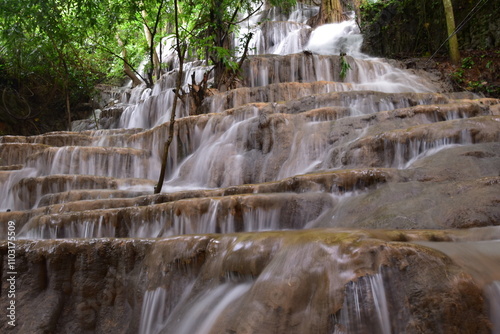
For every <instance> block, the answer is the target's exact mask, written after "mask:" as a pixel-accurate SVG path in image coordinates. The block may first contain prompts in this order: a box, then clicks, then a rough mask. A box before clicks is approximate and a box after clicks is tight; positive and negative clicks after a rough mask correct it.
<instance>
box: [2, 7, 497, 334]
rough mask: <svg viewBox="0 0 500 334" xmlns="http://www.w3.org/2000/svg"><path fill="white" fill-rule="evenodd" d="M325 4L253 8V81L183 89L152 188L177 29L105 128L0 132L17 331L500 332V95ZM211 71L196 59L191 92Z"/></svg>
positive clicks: (249, 75)
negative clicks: (374, 37)
mask: <svg viewBox="0 0 500 334" xmlns="http://www.w3.org/2000/svg"><path fill="white" fill-rule="evenodd" d="M318 12H319V8H318V7H317V6H311V5H305V4H299V5H297V6H296V7H294V8H293V9H291V10H289V11H284V10H280V9H279V8H270V9H266V10H262V11H260V12H258V13H256V14H255V15H254V16H253V17H252V18H250V19H249V20H248V21H245V22H242V23H241V26H240V32H241V33H242V34H244V33H246V32H249V31H250V32H252V33H253V39H252V40H251V42H250V46H251V47H250V56H249V57H248V59H247V60H245V62H244V64H243V66H242V69H241V80H240V83H239V86H238V87H237V88H235V89H231V90H229V91H226V92H219V91H215V90H213V95H211V96H207V97H205V99H204V101H203V105H202V109H203V110H204V111H205V112H204V113H202V114H200V115H190V107H189V103H186V104H184V103H178V109H177V110H176V115H177V120H176V124H175V130H174V131H175V133H174V136H173V142H172V144H171V146H170V152H169V156H168V163H167V177H166V181H165V182H164V187H163V192H162V193H160V194H156V195H153V194H152V192H153V187H154V186H155V183H156V180H157V178H158V176H159V168H160V165H161V164H160V158H161V154H162V151H163V145H164V143H165V141H166V139H167V137H168V131H169V130H168V129H169V124H168V121H169V119H170V115H171V112H172V110H171V107H172V103H173V98H174V94H173V92H172V89H173V88H174V85H175V81H176V80H175V79H176V77H177V75H178V71H177V69H176V67H177V66H178V62H177V60H176V57H175V53H174V52H172V50H171V48H170V46H169V45H170V44H169V43H171V40H170V39H163V40H162V44H161V50H162V51H161V55H162V61H163V63H164V64H165V68H166V69H167V70H166V73H164V74H163V76H162V77H161V78H160V79H159V80H158V81H157V83H156V84H155V85H154V87H151V88H146V87H145V86H144V85H143V86H138V87H135V88H133V89H132V90H130V91H129V92H128V93H127V94H124V95H123V96H122V97H121V98H119V99H118V98H117V99H116V100H117V103H116V104H115V105H114V106H112V107H109V108H107V109H104V110H103V111H102V113H101V120H105V121H106V122H104V121H103V122H102V124H106V125H107V126H108V127H109V128H105V129H100V130H86V131H80V132H53V133H50V134H44V135H38V136H29V137H20V136H3V137H0V189H1V190H2V194H3V196H2V197H0V211H1V212H0V220H1V222H2V224H0V236H2V238H3V239H4V240H5V241H4V242H3V243H0V251H1V252H2V253H1V254H2V258H3V259H8V255H9V254H10V253H8V250H9V248H8V247H9V246H8V245H9V243H8V240H6V239H7V237H8V235H9V234H8V233H9V232H12V231H11V230H9V226H10V228H11V229H12V227H11V226H12V224H11V225H7V224H5V223H6V222H9V224H10V222H13V224H15V227H16V230H15V232H16V240H17V241H16V242H17V243H16V256H18V258H16V261H17V262H16V263H18V267H17V268H16V269H17V272H18V274H16V275H17V276H16V277H17V280H18V284H17V289H18V294H17V296H18V297H17V298H18V299H17V301H16V303H17V302H19V303H18V304H16V305H19V306H18V307H19V308H18V310H17V311H18V314H19V323H20V324H21V325H22V327H21V325H20V326H19V327H17V328H22V329H21V331H23V332H37V331H40V330H41V329H42V328H43V330H45V329H46V331H50V332H60V333H65V332H83V331H88V332H96V333H110V332H114V331H116V332H138V333H143V334H146V333H148V334H149V333H176V334H177V333H179V334H182V333H200V334H201V333H207V334H215V333H292V334H304V333H325V334H326V333H338V334H340V333H367V332H370V333H404V332H416V331H419V332H428V333H437V332H440V333H441V332H442V333H455V332H456V331H457V330H458V329H460V330H463V331H464V332H471V333H472V332H474V333H475V332H477V333H483V332H486V331H487V330H489V326H490V324H491V326H492V327H491V328H492V330H493V333H495V334H497V333H500V324H499V322H498V317H497V314H498V312H499V309H500V305H499V301H500V289H499V282H500V277H498V272H499V270H498V268H497V267H498V263H499V262H498V257H499V254H500V250H499V249H498V241H499V240H500V232H499V229H498V227H497V226H496V225H498V217H500V211H499V209H498V193H499V185H500V178H499V175H500V169H499V166H500V136H499V133H500V119H499V115H500V112H499V110H500V109H499V106H500V100H497V99H487V98H481V97H478V96H475V95H473V94H470V93H467V92H462V93H447V92H441V91H438V88H437V87H439V86H438V85H436V83H435V82H434V81H431V80H430V79H429V77H428V76H425V75H420V74H421V73H418V72H417V71H411V70H408V69H404V68H403V67H402V66H398V65H397V64H396V62H392V61H388V60H385V59H381V58H374V57H371V56H369V55H366V54H364V53H362V51H361V47H362V43H363V36H362V35H361V33H360V31H359V27H358V26H357V24H356V22H355V19H354V17H350V18H349V19H348V20H346V21H344V22H341V23H334V24H326V25H322V26H319V27H316V28H313V27H310V26H308V25H307V22H308V20H309V19H310V18H311V17H312V16H314V15H316V14H318ZM238 43H239V41H238V36H235V41H234V44H235V45H236V46H237V45H238ZM159 48H160V46H158V50H159ZM346 63H348V64H349V67H350V68H349V69H348V70H347V71H346V73H344V74H345V75H341V73H340V72H341V66H342V64H344V65H345V64H346ZM208 70H209V67H207V66H204V64H203V63H201V62H199V61H193V62H190V63H187V64H185V68H184V78H182V82H183V85H184V87H185V90H187V89H188V84H190V83H191V81H190V80H191V77H192V75H194V77H195V80H196V81H200V80H201V79H202V78H203V75H204V73H205V72H206V71H208ZM4 262H5V261H4ZM6 263H7V262H6ZM6 265H7V264H5V267H4V269H3V270H2V279H3V280H4V281H5V278H6V275H7V274H6V273H7V272H8V270H7V269H6V268H7V267H6ZM5 300H6V298H4V297H2V301H1V302H0V304H1V305H2V309H5V308H6V307H7V306H6V305H7V304H6V301H5ZM41 304H43V307H40V305H41ZM4 306H5V307H4ZM21 318H22V319H21ZM2 326H3V327H2ZM5 326H6V325H2V324H0V329H2V330H4V329H5V330H7V327H5ZM21 331H19V333H20V332H21ZM14 332H15V331H14Z"/></svg>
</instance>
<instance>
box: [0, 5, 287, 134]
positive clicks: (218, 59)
mask: <svg viewBox="0 0 500 334" xmlns="http://www.w3.org/2000/svg"><path fill="white" fill-rule="evenodd" d="M174 3H177V8H178V11H177V12H178V14H179V15H178V19H179V25H180V27H179V28H180V29H179V40H180V41H181V44H182V47H183V49H184V50H186V51H187V53H186V56H187V57H191V58H201V59H205V60H206V62H207V64H209V65H214V68H215V72H216V73H219V74H221V73H225V72H227V71H229V72H231V71H232V72H235V71H237V70H238V66H239V64H238V58H237V55H238V54H240V53H241V51H242V50H241V49H240V50H238V48H235V47H234V45H232V42H231V41H230V39H231V36H232V34H234V33H237V31H238V24H237V21H238V20H240V19H241V16H244V13H251V12H252V10H253V9H255V8H258V7H259V6H261V5H263V3H264V1H263V0H220V1H215V0H202V1H196V2H195V1H193V0H186V1H183V0H179V1H177V2H174V0H141V1H135V0H37V1H33V0H16V1H12V0H0V26H1V27H2V29H1V31H0V79H1V81H0V89H2V88H6V87H7V88H9V90H12V91H15V92H17V93H16V94H20V96H23V97H24V99H25V100H26V101H27V102H28V103H30V104H31V106H33V107H34V108H33V109H37V108H38V109H40V110H37V113H38V114H39V115H43V114H44V113H46V112H49V109H50V111H51V112H52V115H55V114H57V115H58V116H57V119H58V121H59V123H62V122H61V119H63V118H64V117H63V116H62V115H64V113H65V110H64V109H65V108H66V101H65V96H69V99H70V104H71V107H72V108H73V107H75V106H77V105H78V104H81V103H83V102H88V100H89V97H90V95H91V94H92V91H93V87H94V86H95V85H96V84H98V83H110V82H113V83H115V82H116V83H119V82H120V81H121V78H123V77H124V74H123V73H124V70H125V67H127V66H128V67H129V69H131V71H130V72H135V74H136V75H137V77H138V78H139V79H140V80H142V81H145V82H147V83H148V84H149V85H151V84H152V83H153V81H154V80H155V79H156V78H158V76H159V73H160V71H161V66H162V65H161V64H157V63H155V60H154V59H153V58H154V57H153V56H154V55H155V50H154V48H155V46H156V45H159V44H160V42H161V40H162V39H163V38H165V37H170V38H172V36H173V33H174V23H173V22H175V20H174V14H175V10H174V9H175V6H174ZM294 3H295V0H281V1H280V0H272V1H270V4H271V5H279V6H281V7H290V6H291V5H292V4H294ZM148 34H149V35H150V40H148V38H147V35H148ZM174 44H175V43H174ZM242 45H244V44H242ZM167 51H169V50H162V52H167ZM145 58H147V59H148V60H147V62H146V63H147V65H146V68H145V72H146V73H141V72H140V71H139V70H138V69H139V67H140V64H141V63H142V64H143V63H144V59H145ZM155 71H157V72H155ZM30 92H33V93H34V94H31V93H30ZM30 94H31V95H37V94H40V96H36V97H33V96H31V97H29V98H28V95H30ZM43 97H45V99H49V98H50V99H52V100H53V101H51V102H50V103H49V101H42V100H44V98H43ZM41 102H43V103H41ZM44 108H45V109H47V110H46V111H43V110H41V109H44ZM54 110H55V111H54ZM2 112H4V114H5V110H4V111H2ZM19 112H21V111H19ZM0 117H1V115H0ZM4 118H5V119H10V121H12V117H10V116H5V117H4ZM34 119H35V118H32V119H30V121H29V122H31V121H32V120H34ZM41 119H42V121H41V123H44V122H45V121H47V120H46V118H43V117H42V118H41ZM12 122H13V121H12ZM29 122H28V123H29ZM54 127H55V128H58V129H60V128H61V125H60V124H59V125H54V124H52V125H48V124H47V126H37V127H36V131H38V130H40V131H46V130H48V129H50V128H54Z"/></svg>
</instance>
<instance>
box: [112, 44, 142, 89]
mask: <svg viewBox="0 0 500 334" xmlns="http://www.w3.org/2000/svg"><path fill="white" fill-rule="evenodd" d="M116 40H117V41H118V45H119V46H120V47H121V48H122V58H123V72H125V74H126V75H127V76H128V77H129V78H130V79H131V80H132V83H133V86H138V85H140V84H142V81H141V79H139V78H138V77H137V75H136V74H135V72H134V71H132V69H131V68H130V66H129V64H128V62H127V49H125V45H124V44H123V41H122V40H121V38H120V36H118V35H116Z"/></svg>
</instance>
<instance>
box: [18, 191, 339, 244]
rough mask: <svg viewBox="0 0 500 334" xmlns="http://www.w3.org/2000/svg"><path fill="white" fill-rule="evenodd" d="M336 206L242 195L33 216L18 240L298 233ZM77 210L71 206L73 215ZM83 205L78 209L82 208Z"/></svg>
mask: <svg viewBox="0 0 500 334" xmlns="http://www.w3.org/2000/svg"><path fill="white" fill-rule="evenodd" d="M335 202H336V201H335V199H334V198H333V197H332V196H331V195H330V194H327V193H304V194H296V193H281V194H247V195H234V196H225V197H219V198H217V197H214V198H206V197H205V198H191V199H184V200H179V201H174V202H168V203H162V204H156V205H148V206H140V207H134V206H129V207H121V208H116V209H93V210H89V211H77V212H74V211H71V212H67V213H57V214H49V215H43V216H38V217H33V218H32V219H30V221H28V222H27V223H26V225H24V226H23V229H22V230H21V231H20V233H19V238H27V239H40V238H43V239H56V238H103V237H119V238H138V237H140V238H144V237H146V238H153V237H165V236H173V235H184V234H200V233H231V232H242V231H263V230H281V229H301V228H303V227H304V225H305V224H306V223H307V222H309V221H311V220H314V219H316V218H317V217H319V216H320V215H321V214H322V213H323V212H324V211H325V210H327V209H329V208H331V207H332V206H333V205H334V203H335ZM82 204H83V203H82ZM77 206H78V205H77V203H74V204H73V205H71V207H72V208H76V210H78V208H77ZM86 206H87V205H86V204H83V207H82V209H83V208H85V207H86Z"/></svg>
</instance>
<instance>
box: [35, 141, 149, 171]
mask: <svg viewBox="0 0 500 334" xmlns="http://www.w3.org/2000/svg"><path fill="white" fill-rule="evenodd" d="M150 157H151V151H147V150H139V149H133V148H123V147H97V146H96V147H92V146H82V147H78V146H65V147H50V148H47V149H45V150H43V151H40V152H37V153H35V154H33V155H31V156H30V157H29V158H28V159H27V161H26V166H27V167H33V168H36V169H37V170H38V171H39V173H40V174H42V175H48V174H82V175H108V176H113V177H117V178H130V177H139V178H141V177H142V178H148V171H149V159H150Z"/></svg>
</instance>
